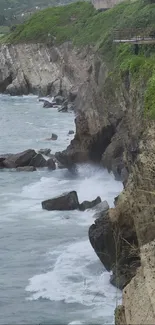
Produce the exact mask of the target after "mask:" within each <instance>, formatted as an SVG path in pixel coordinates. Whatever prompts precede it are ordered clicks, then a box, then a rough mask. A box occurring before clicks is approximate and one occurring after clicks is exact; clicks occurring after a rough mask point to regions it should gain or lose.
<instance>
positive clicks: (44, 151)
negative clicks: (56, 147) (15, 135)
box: [38, 148, 51, 156]
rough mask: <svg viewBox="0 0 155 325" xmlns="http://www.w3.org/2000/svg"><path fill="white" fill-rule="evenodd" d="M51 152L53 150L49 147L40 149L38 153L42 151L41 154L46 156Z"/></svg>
mask: <svg viewBox="0 0 155 325" xmlns="http://www.w3.org/2000/svg"><path fill="white" fill-rule="evenodd" d="M50 152H51V149H49V148H45V149H40V150H39V151H38V153H40V154H41V155H45V156H49V155H50Z"/></svg>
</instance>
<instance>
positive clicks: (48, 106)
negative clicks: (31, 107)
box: [43, 100, 54, 108]
mask: <svg viewBox="0 0 155 325" xmlns="http://www.w3.org/2000/svg"><path fill="white" fill-rule="evenodd" d="M53 105H54V103H53V102H52V103H51V102H49V101H48V100H45V101H44V105H43V107H44V108H51V107H53Z"/></svg>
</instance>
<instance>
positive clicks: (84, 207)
mask: <svg viewBox="0 0 155 325" xmlns="http://www.w3.org/2000/svg"><path fill="white" fill-rule="evenodd" d="M100 202H101V198H100V197H99V196H98V197H97V198H96V199H95V200H93V201H83V202H82V203H81V204H80V206H79V209H80V211H85V210H87V209H92V208H93V207H95V206H96V205H97V204H99V203H100Z"/></svg>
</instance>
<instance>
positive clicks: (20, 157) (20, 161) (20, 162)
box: [3, 149, 36, 168]
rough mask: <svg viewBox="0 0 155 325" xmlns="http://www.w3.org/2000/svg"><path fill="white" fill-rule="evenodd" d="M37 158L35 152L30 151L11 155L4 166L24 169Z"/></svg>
mask: <svg viewBox="0 0 155 325" xmlns="http://www.w3.org/2000/svg"><path fill="white" fill-rule="evenodd" d="M35 156H36V152H35V150H32V149H28V150H25V151H23V152H20V153H17V154H15V155H13V154H12V155H9V156H8V158H6V159H5V160H4V161H3V164H4V167H6V168H16V167H24V166H28V165H29V163H30V161H31V160H32V158H33V157H35Z"/></svg>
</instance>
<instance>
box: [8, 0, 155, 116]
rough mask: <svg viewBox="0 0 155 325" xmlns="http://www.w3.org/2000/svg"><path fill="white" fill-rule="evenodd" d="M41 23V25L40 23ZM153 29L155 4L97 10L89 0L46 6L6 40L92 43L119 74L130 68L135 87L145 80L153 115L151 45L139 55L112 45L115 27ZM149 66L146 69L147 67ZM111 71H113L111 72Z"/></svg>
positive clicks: (154, 53)
mask: <svg viewBox="0 0 155 325" xmlns="http://www.w3.org/2000/svg"><path fill="white" fill-rule="evenodd" d="M41 21H42V22H43V24H40V22H41ZM126 26H128V28H131V27H132V28H143V29H145V28H148V27H149V28H150V30H154V29H155V4H149V3H147V2H146V1H142V0H140V1H135V2H132V3H131V2H130V1H125V2H123V3H121V4H119V5H117V6H116V7H114V8H113V9H110V10H108V11H106V12H100V13H98V12H97V11H96V10H95V9H94V8H93V6H92V5H91V4H90V3H86V2H76V3H73V4H69V5H68V6H60V7H54V8H48V9H45V10H42V11H39V12H37V13H35V14H34V15H33V16H32V17H31V18H30V19H29V20H27V21H26V22H25V23H24V24H21V25H18V26H17V28H16V29H15V31H14V32H12V33H11V34H10V35H9V36H8V37H7V38H5V42H9V43H21V42H24V43H25V42H33V43H37V42H45V43H48V44H60V43H63V42H65V41H72V42H73V44H74V45H76V46H78V47H79V46H85V45H91V46H95V49H96V50H98V51H99V52H100V54H101V55H102V56H103V57H104V58H105V59H106V61H107V62H111V60H112V62H113V64H114V65H115V70H116V69H117V67H119V73H120V71H122V73H124V72H125V71H127V70H129V71H130V72H131V73H132V75H133V77H134V79H135V83H136V84H137V86H138V83H139V81H140V79H141V78H145V79H147V80H148V88H147V90H146V93H145V112H147V111H149V115H150V116H152V117H154V116H155V112H154V102H155V94H154V91H152V89H153V88H152V87H153V86H154V80H155V78H154V62H155V47H154V45H145V46H144V45H141V46H140V51H139V55H135V54H134V50H133V46H131V45H128V44H123V45H120V46H117V45H114V44H113V30H114V29H115V28H118V29H122V30H124V28H126ZM148 67H149V70H148ZM113 73H114V72H113Z"/></svg>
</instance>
